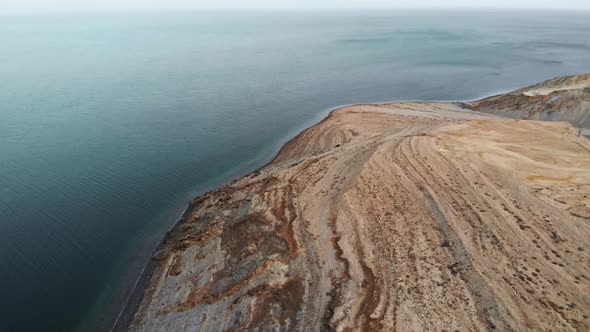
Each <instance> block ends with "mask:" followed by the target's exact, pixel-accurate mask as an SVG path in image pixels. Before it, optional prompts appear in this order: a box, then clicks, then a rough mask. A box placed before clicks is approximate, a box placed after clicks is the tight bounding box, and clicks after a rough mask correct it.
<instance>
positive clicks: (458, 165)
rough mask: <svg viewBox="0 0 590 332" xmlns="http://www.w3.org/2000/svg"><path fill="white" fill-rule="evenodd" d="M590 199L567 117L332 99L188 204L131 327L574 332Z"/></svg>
mask: <svg viewBox="0 0 590 332" xmlns="http://www.w3.org/2000/svg"><path fill="white" fill-rule="evenodd" d="M496 98H499V97H496ZM564 103H566V104H568V105H569V101H564ZM481 105H489V104H486V103H485V102H484V101H482V104H481ZM482 107H483V106H482ZM486 107H487V106H486ZM589 197H590V141H588V140H587V139H586V138H584V137H578V136H577V133H576V130H575V129H574V128H573V127H572V126H571V125H570V124H568V123H564V122H540V121H526V120H514V119H501V118H496V117H494V116H491V115H488V114H483V113H480V112H475V111H472V110H469V109H465V108H463V107H462V106H460V105H458V104H453V103H394V104H381V105H355V106H350V107H345V108H341V109H338V110H336V111H334V112H332V113H331V114H330V115H329V116H328V117H327V118H326V119H325V120H323V121H322V122H320V123H319V124H317V125H315V126H313V127H311V128H309V129H307V130H305V131H304V132H302V133H301V134H299V135H298V136H297V137H295V138H294V139H292V140H291V141H289V142H288V143H287V144H286V145H285V146H284V147H283V148H282V149H281V151H280V152H279V154H278V155H277V156H276V158H275V159H274V160H273V161H272V162H271V163H270V164H268V165H267V166H265V167H264V168H262V169H260V170H259V171H257V172H254V173H252V174H249V175H247V176H245V177H243V178H241V179H238V180H236V181H234V182H233V183H231V184H229V185H227V186H225V187H223V188H220V189H219V190H216V191H213V192H210V193H208V194H206V195H204V196H202V197H199V198H197V199H195V200H194V201H193V202H192V203H191V205H190V208H189V210H188V211H187V212H186V213H185V215H184V217H183V220H181V221H180V222H179V223H178V225H177V226H176V227H175V228H174V229H173V230H172V231H171V232H170V233H169V235H168V237H167V239H166V240H165V242H164V243H163V245H162V246H161V247H160V250H159V251H158V252H157V254H156V255H155V257H154V266H155V269H154V271H153V273H152V275H151V279H150V282H149V285H148V287H147V289H146V291H145V294H144V297H143V300H142V303H141V306H140V307H139V309H138V311H137V313H136V315H135V318H134V321H133V323H132V324H131V326H130V329H131V330H133V331H189V330H190V331H194V330H202V331H241V330H282V331H284V330H290V331H291V330H292V331H317V330H322V331H324V330H335V331H344V330H383V331H443V330H446V331H456V330H459V331H466V330H485V331H492V330H498V331H526V330H530V331H533V330H534V331H541V330H545V331H558V330H559V331H576V330H577V331H587V330H589V329H590V319H589V315H590V297H589V296H588V294H590V243H589V240H588V239H590V199H589Z"/></svg>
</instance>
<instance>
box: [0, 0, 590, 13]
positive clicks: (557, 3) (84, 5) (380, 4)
mask: <svg viewBox="0 0 590 332" xmlns="http://www.w3.org/2000/svg"><path fill="white" fill-rule="evenodd" d="M261 8H265V9H306V8H310V9H311V8H322V9H326V8H330V9H355V8H374V9H377V8H451V9H452V8H531V9H586V10H590V0H274V1H273V0H0V14H2V13H8V12H23V11H24V12H28V11H61V10H94V9H207V10H210V9H261Z"/></svg>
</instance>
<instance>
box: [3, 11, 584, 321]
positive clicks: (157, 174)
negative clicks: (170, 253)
mask: <svg viewBox="0 0 590 332" xmlns="http://www.w3.org/2000/svg"><path fill="white" fill-rule="evenodd" d="M588 36H590V15H589V14H584V13H549V12H533V13H524V12H493V13H487V14H486V13H469V12H462V13H452V12H443V13H436V12H380V13H377V12H356V13H353V12H340V13H327V12H315V13H313V12H297V13H277V12H260V13H213V12H209V13H149V14H148V13H126V14H123V13H121V14H95V15H91V14H84V15H74V14H69V15H65V14H64V15H58V14H53V15H45V16H44V15H37V16H0V82H1V85H0V276H1V279H0V312H1V313H2V315H1V317H0V330H1V331H17V330H43V331H68V330H74V329H76V328H77V329H81V330H89V329H93V328H94V329H98V330H101V329H104V328H105V327H106V326H108V325H109V324H110V323H111V321H112V319H113V317H114V316H116V314H117V311H118V310H119V309H120V305H121V303H122V302H123V301H124V300H125V298H126V296H127V295H128V291H129V287H130V285H131V284H132V283H133V281H134V280H135V278H136V277H137V274H138V272H139V270H140V269H141V267H142V266H143V264H144V263H145V261H146V259H147V257H148V256H149V252H150V251H151V250H152V249H153V248H154V246H155V244H156V243H157V241H158V240H159V239H160V237H161V236H162V235H163V232H164V231H165V230H166V229H167V228H168V227H170V226H171V225H172V223H173V222H174V221H175V220H176V219H177V218H178V216H179V214H180V213H181V212H182V209H183V208H184V206H185V205H186V202H187V201H188V199H189V198H190V197H191V196H193V195H195V194H196V193H198V192H202V191H203V190H206V189H208V188H211V187H212V186H215V185H217V184H220V183H223V182H224V181H227V180H228V179H230V178H232V177H235V176H238V175H241V174H242V173H244V172H246V171H248V170H250V169H252V168H254V167H256V166H259V165H261V164H262V163H263V162H265V161H267V160H268V159H269V158H270V157H271V156H272V154H273V153H274V151H276V148H277V147H278V145H279V144H280V143H281V142H283V141H284V140H285V139H287V138H289V137H290V136H291V135H293V134H295V133H296V132H297V131H298V130H300V129H302V128H303V127H304V126H306V125H309V124H310V123H312V122H313V121H316V120H317V119H319V117H320V116H321V115H322V114H325V111H326V110H327V109H328V108H330V107H332V106H335V105H341V104H348V103H358V102H372V101H389V100H408V99H437V100H441V99H442V100H460V99H471V98H477V97H480V96H483V95H488V94H492V93H495V92H499V91H506V90H510V89H512V88H517V87H521V86H524V85H527V84H530V83H535V82H537V81H540V80H543V79H547V78H551V77H554V76H559V75H565V74H573V73H578V72H588V71H590V39H589V38H588Z"/></svg>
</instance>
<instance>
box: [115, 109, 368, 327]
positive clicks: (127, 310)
mask: <svg viewBox="0 0 590 332" xmlns="http://www.w3.org/2000/svg"><path fill="white" fill-rule="evenodd" d="M363 104H364V103H363ZM353 105H360V104H349V105H338V106H335V107H330V108H326V109H324V110H323V111H320V112H318V113H317V115H316V116H314V117H313V118H312V119H310V120H309V121H306V122H305V123H304V124H303V126H301V127H300V128H298V129H294V130H293V131H291V132H290V133H289V134H288V135H286V136H285V137H284V138H283V139H282V140H281V141H280V142H279V143H278V144H276V145H275V146H274V147H273V149H272V152H271V153H270V156H267V157H266V158H264V160H266V161H262V163H261V164H260V166H254V167H251V166H246V167H244V168H245V169H246V171H245V172H240V171H237V172H236V173H239V174H237V175H231V176H229V177H227V178H225V179H224V180H221V181H219V182H220V184H218V185H213V186H211V187H210V188H209V189H206V190H204V191H202V193H201V194H198V195H196V196H193V197H192V198H191V199H190V201H189V203H188V206H187V207H186V208H185V209H184V210H181V211H182V213H181V214H180V218H178V219H177V220H176V222H174V223H173V224H172V226H171V227H170V228H169V229H168V230H167V231H166V232H165V233H164V235H163V236H162V237H161V239H160V241H159V242H158V245H157V246H156V248H155V249H154V250H153V251H152V252H151V254H150V255H149V259H148V261H147V262H146V263H145V265H144V267H143V269H142V270H141V273H140V274H139V275H138V277H137V279H136V281H135V284H134V286H133V289H132V290H131V292H130V295H129V296H128V298H127V301H126V302H125V304H124V305H123V307H122V308H121V310H120V311H119V315H118V316H117V318H116V319H115V320H114V322H113V324H111V327H110V329H109V331H112V332H124V331H128V329H129V326H130V325H131V323H132V322H133V318H134V316H135V313H136V312H137V309H138V308H139V306H140V305H141V300H142V298H143V295H144V293H145V291H146V289H147V287H148V283H149V281H150V279H151V277H152V275H153V272H154V270H155V267H156V265H155V261H156V260H155V257H156V255H157V253H158V252H159V251H160V250H161V249H162V246H163V245H164V244H165V243H166V241H167V240H168V238H169V236H170V234H171V233H173V232H174V230H175V229H176V228H177V227H178V226H180V225H181V224H182V222H183V221H185V220H186V217H187V216H189V215H190V214H191V213H192V211H193V210H194V209H195V208H196V206H195V205H193V203H192V202H193V201H194V200H197V199H198V198H200V197H202V196H205V195H207V194H208V193H210V192H213V191H215V190H218V189H220V188H223V187H225V186H227V185H228V184H231V183H232V182H234V181H236V180H238V179H240V178H242V177H245V176H248V175H250V174H253V173H255V172H257V171H259V170H260V169H263V168H264V167H266V166H268V165H270V164H272V163H273V161H274V160H275V158H276V157H277V156H278V155H279V153H280V152H281V150H282V149H283V148H284V147H285V146H286V145H287V144H288V143H289V142H291V141H293V140H294V139H296V138H297V137H298V136H299V135H301V134H302V133H304V132H305V131H306V130H308V129H309V128H311V127H313V126H315V125H316V124H319V123H321V122H322V121H325V120H326V119H328V117H329V116H330V115H331V114H332V113H333V112H335V111H337V110H338V109H341V108H344V107H348V106H353ZM253 164H257V163H253Z"/></svg>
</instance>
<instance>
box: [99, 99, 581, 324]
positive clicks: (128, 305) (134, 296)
mask: <svg viewBox="0 0 590 332" xmlns="http://www.w3.org/2000/svg"><path fill="white" fill-rule="evenodd" d="M524 89H526V88H523V89H520V90H516V91H512V93H515V92H519V91H521V90H524ZM509 93H511V92H501V93H498V91H496V92H493V94H490V95H488V96H487V97H486V96H484V97H480V98H477V99H474V100H461V101H457V100H411V101H410V100H405V101H404V100H402V101H386V102H371V103H354V104H346V105H339V106H335V107H332V108H327V109H325V110H324V111H322V112H318V114H317V116H316V117H314V118H313V119H311V120H310V121H308V122H306V123H305V124H304V125H303V126H302V129H300V130H298V131H297V130H293V132H291V133H290V134H289V135H287V136H286V137H285V138H284V139H283V140H282V143H279V144H277V145H276V146H275V147H274V149H273V153H270V158H268V159H267V158H264V159H267V160H268V161H267V162H263V163H262V164H261V166H259V167H256V168H254V170H249V171H246V172H245V173H241V172H237V173H239V174H237V175H236V176H230V177H228V178H227V179H226V180H225V181H221V183H222V184H221V185H219V186H213V187H212V188H209V189H208V190H206V191H204V192H203V193H202V194H200V195H198V196H195V197H193V198H192V199H191V200H190V202H189V204H188V206H187V207H186V208H185V209H184V212H183V213H182V214H181V216H180V218H179V219H178V220H177V221H176V222H175V223H174V224H173V225H172V227H171V228H170V229H169V230H168V231H167V232H166V233H165V234H164V235H163V236H162V238H161V240H160V241H159V243H158V245H157V246H156V249H155V250H154V251H153V252H152V253H151V255H150V258H149V260H148V262H147V263H146V264H145V266H144V268H143V269H142V270H141V273H140V275H139V276H138V278H137V280H136V282H135V284H134V286H133V290H132V291H131V293H130V295H129V297H128V299H127V301H126V302H125V304H124V306H123V308H122V309H121V311H120V312H119V315H118V317H117V318H116V320H115V322H114V323H113V325H112V327H111V329H110V331H115V332H117V331H127V330H128V329H129V327H130V326H131V324H132V322H133V318H134V316H135V314H136V313H137V310H138V309H139V307H140V306H141V302H142V299H143V295H144V294H145V291H146V289H147V287H148V286H149V281H150V279H151V278H152V276H153V273H154V270H155V267H156V261H155V256H156V255H157V253H158V252H160V251H161V249H162V246H163V245H164V244H165V243H166V242H167V241H168V239H169V237H170V234H171V233H172V232H173V231H174V230H175V229H176V228H177V227H178V226H180V225H181V224H182V223H183V222H184V221H186V218H187V217H188V216H189V215H191V213H192V212H193V211H194V209H195V208H196V207H197V206H195V205H193V201H194V200H196V199H198V198H199V197H202V196H204V195H207V194H208V193H210V192H212V191H216V190H219V189H221V188H223V187H225V186H227V185H229V184H230V183H232V182H234V181H236V180H238V179H240V178H243V177H246V176H248V175H250V174H252V173H255V172H258V171H259V170H261V169H263V168H265V167H267V166H269V165H271V164H272V163H274V162H275V161H276V159H277V157H278V156H279V155H280V154H281V152H282V151H284V150H285V149H287V148H288V147H289V145H290V143H291V142H294V141H296V140H297V138H298V137H300V136H301V135H302V134H304V133H305V132H306V131H307V130H309V129H311V128H313V127H315V126H317V125H319V124H321V123H323V122H325V121H327V120H329V119H330V117H331V116H332V115H333V114H334V112H336V111H337V110H339V109H343V108H347V107H351V106H363V105H371V106H373V105H384V104H394V103H450V104H458V105H464V106H468V107H469V108H470V107H471V106H472V105H473V104H474V103H477V102H481V101H486V100H490V99H493V98H496V97H499V96H502V95H504V94H509ZM477 112H478V113H481V114H482V115H484V114H485V115H489V113H487V112H479V111H477ZM499 117H500V118H506V117H505V116H502V115H500V116H499ZM539 121H542V120H539ZM562 121H563V120H562ZM583 131H590V129H588V128H583ZM295 133H296V134H295ZM293 134H294V135H293ZM583 136H586V135H583ZM287 137H289V138H287ZM587 138H588V137H587ZM254 164H255V163H254ZM246 169H248V168H246Z"/></svg>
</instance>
